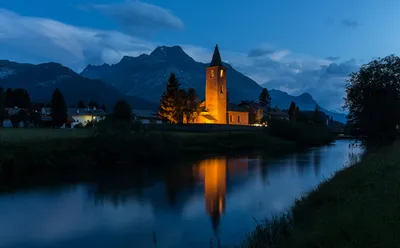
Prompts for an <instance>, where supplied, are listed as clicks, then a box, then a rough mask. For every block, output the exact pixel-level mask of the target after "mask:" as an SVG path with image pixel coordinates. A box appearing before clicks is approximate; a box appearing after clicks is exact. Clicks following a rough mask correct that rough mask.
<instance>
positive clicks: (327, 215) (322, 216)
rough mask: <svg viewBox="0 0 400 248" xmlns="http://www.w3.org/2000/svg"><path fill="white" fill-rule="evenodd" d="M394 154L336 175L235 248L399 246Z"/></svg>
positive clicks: (387, 151) (399, 157)
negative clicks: (238, 247)
mask: <svg viewBox="0 0 400 248" xmlns="http://www.w3.org/2000/svg"><path fill="white" fill-rule="evenodd" d="M399 149H400V143H397V144H394V145H392V146H390V147H386V148H382V149H381V150H377V151H373V152H372V153H369V154H367V155H365V156H364V158H363V159H362V160H361V161H360V162H358V163H356V164H355V165H353V166H350V167H347V168H345V169H344V170H341V171H339V172H337V173H336V174H335V175H334V177H333V178H331V179H330V180H328V181H325V182H323V183H322V184H320V185H319V186H318V187H317V188H315V189H314V190H312V191H311V192H310V193H309V194H307V195H305V196H303V197H302V198H301V199H299V200H296V201H295V203H294V205H293V207H292V208H291V210H290V211H289V212H287V213H284V214H282V215H279V216H277V217H275V218H273V219H272V220H270V221H267V222H266V223H264V224H262V225H260V226H258V227H257V228H256V229H255V230H254V231H253V232H252V233H250V234H249V236H248V237H247V239H245V240H244V241H243V243H242V244H241V246H240V247H242V248H258V247H263V248H268V247H275V248H287V247H297V248H302V247H304V248H305V247H307V248H308V247H327V248H328V247H332V248H333V247H335V248H336V247H360V248H361V247H362V248H363V247H382V248H384V247H385V248H386V247H400V239H399V238H398V231H399V230H400V203H399V201H398V197H399V196H400V183H399V177H400V154H399V153H398V151H399Z"/></svg>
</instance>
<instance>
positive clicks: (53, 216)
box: [0, 141, 360, 248]
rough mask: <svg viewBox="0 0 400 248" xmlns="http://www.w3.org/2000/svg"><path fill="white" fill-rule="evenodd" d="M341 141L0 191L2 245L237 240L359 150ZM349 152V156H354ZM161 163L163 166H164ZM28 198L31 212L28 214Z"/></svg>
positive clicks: (192, 243)
mask: <svg viewBox="0 0 400 248" xmlns="http://www.w3.org/2000/svg"><path fill="white" fill-rule="evenodd" d="M347 145H348V144H347V143H346V142H344V141H340V142H338V143H337V144H336V145H334V146H330V147H322V148H315V149H312V150H310V151H309V152H307V153H299V154H292V155H288V156H286V157H282V158H280V159H277V160H267V159H266V158H264V157H263V156H262V155H249V156H242V157H235V158H229V157H213V158H209V159H205V160H203V161H199V162H196V163H193V164H190V165H188V164H185V165H177V166H172V165H170V166H164V167H160V169H157V170H143V171H135V172H134V173H132V172H130V173H127V172H116V173H115V175H110V174H108V175H101V176H97V177H96V178H95V179H92V180H90V181H87V182H83V183H81V184H79V185H77V186H75V189H74V188H71V187H68V189H69V190H68V191H65V190H63V189H65V187H64V186H60V187H59V190H58V191H56V190H54V189H52V191H51V192H52V193H51V194H43V192H44V191H42V190H41V189H40V190H36V189H32V190H31V191H30V192H26V193H15V194H14V195H4V196H0V247H13V248H14V247H21V248H22V247H27V248H29V247H44V248H45V247H54V246H55V245H57V247H61V248H64V247H65V248H66V247H71V246H75V247H76V248H81V247H97V248H101V247H116V248H119V247H125V246H124V245H126V244H132V247H138V248H142V247H152V246H153V245H154V244H155V243H156V244H157V245H158V246H159V247H178V248H180V247H192V248H196V247H207V246H209V241H210V238H213V237H217V239H218V241H220V242H221V244H223V245H224V246H228V245H233V244H237V243H238V242H239V241H240V239H241V237H243V235H244V233H246V232H247V231H250V230H252V229H253V228H254V224H255V223H254V218H255V219H257V220H262V218H264V217H269V216H270V214H272V213H276V212H279V211H283V210H284V209H285V208H287V207H289V206H290V205H291V203H292V202H293V200H294V198H295V197H298V196H299V195H300V194H301V193H303V192H305V191H308V190H309V189H311V188H312V187H314V186H316V185H317V184H318V183H319V182H320V181H321V180H323V179H326V177H329V176H330V175H332V173H334V172H335V171H336V170H338V169H341V168H343V165H345V164H347V163H348V162H349V161H350V160H354V159H357V158H358V157H359V156H358V154H359V153H360V151H359V150H349V149H348V146H347ZM351 154H352V155H351ZM161 168H163V169H161ZM28 202H29V211H26V206H27V203H28Z"/></svg>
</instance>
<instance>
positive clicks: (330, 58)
mask: <svg viewBox="0 0 400 248" xmlns="http://www.w3.org/2000/svg"><path fill="white" fill-rule="evenodd" d="M325 59H326V60H330V61H336V60H339V59H340V57H337V56H329V57H326V58H325Z"/></svg>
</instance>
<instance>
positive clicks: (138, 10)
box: [87, 0, 184, 34]
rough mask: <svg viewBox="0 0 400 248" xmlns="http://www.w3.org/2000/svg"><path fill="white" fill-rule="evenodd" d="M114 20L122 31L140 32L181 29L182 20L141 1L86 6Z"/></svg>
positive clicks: (165, 10)
mask: <svg viewBox="0 0 400 248" xmlns="http://www.w3.org/2000/svg"><path fill="white" fill-rule="evenodd" d="M87 8H88V9H94V10H97V11H99V12H100V13H102V14H104V15H106V16H108V17H110V18H111V19H113V20H115V21H116V22H117V23H118V24H119V25H120V26H121V27H122V28H123V30H124V31H127V32H129V33H136V34H137V33H138V32H140V33H142V32H148V31H153V30H157V29H182V28H183V27H184V25H183V22H182V20H181V19H179V17H177V16H175V15H173V14H172V13H171V11H169V10H167V9H164V8H161V7H158V6H156V5H152V4H148V3H143V2H141V1H138V0H136V1H125V2H123V3H114V4H95V5H90V6H87Z"/></svg>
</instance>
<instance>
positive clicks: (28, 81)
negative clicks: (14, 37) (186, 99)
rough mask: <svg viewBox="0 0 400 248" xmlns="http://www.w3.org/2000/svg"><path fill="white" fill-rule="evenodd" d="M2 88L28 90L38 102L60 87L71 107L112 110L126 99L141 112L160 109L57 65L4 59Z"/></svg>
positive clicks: (0, 62)
mask: <svg viewBox="0 0 400 248" xmlns="http://www.w3.org/2000/svg"><path fill="white" fill-rule="evenodd" d="M0 87H3V88H24V89H26V90H28V92H29V94H30V96H31V98H32V100H33V101H38V102H48V101H49V100H50V99H51V95H52V93H53V91H54V89H55V88H59V89H60V90H61V92H62V93H63V95H64V98H65V101H66V102H67V104H68V105H72V104H75V103H77V102H78V101H79V100H80V99H82V100H84V101H86V102H88V101H90V100H93V101H96V102H98V103H99V104H105V105H106V106H109V107H111V106H113V105H114V104H115V102H116V101H117V100H118V99H125V100H127V101H128V102H129V103H130V104H131V105H132V107H134V108H137V109H156V108H157V105H156V104H154V103H151V102H149V101H146V100H144V99H141V98H139V97H136V96H126V95H124V94H122V93H121V92H120V91H119V90H117V89H115V88H114V87H112V86H111V85H108V84H106V83H104V82H103V81H101V80H94V79H89V78H85V77H83V76H81V75H79V74H77V73H75V72H74V71H72V70H71V69H69V68H68V67H65V66H62V65H60V64H57V63H45V64H39V65H32V64H21V63H16V62H11V61H8V60H0Z"/></svg>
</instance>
